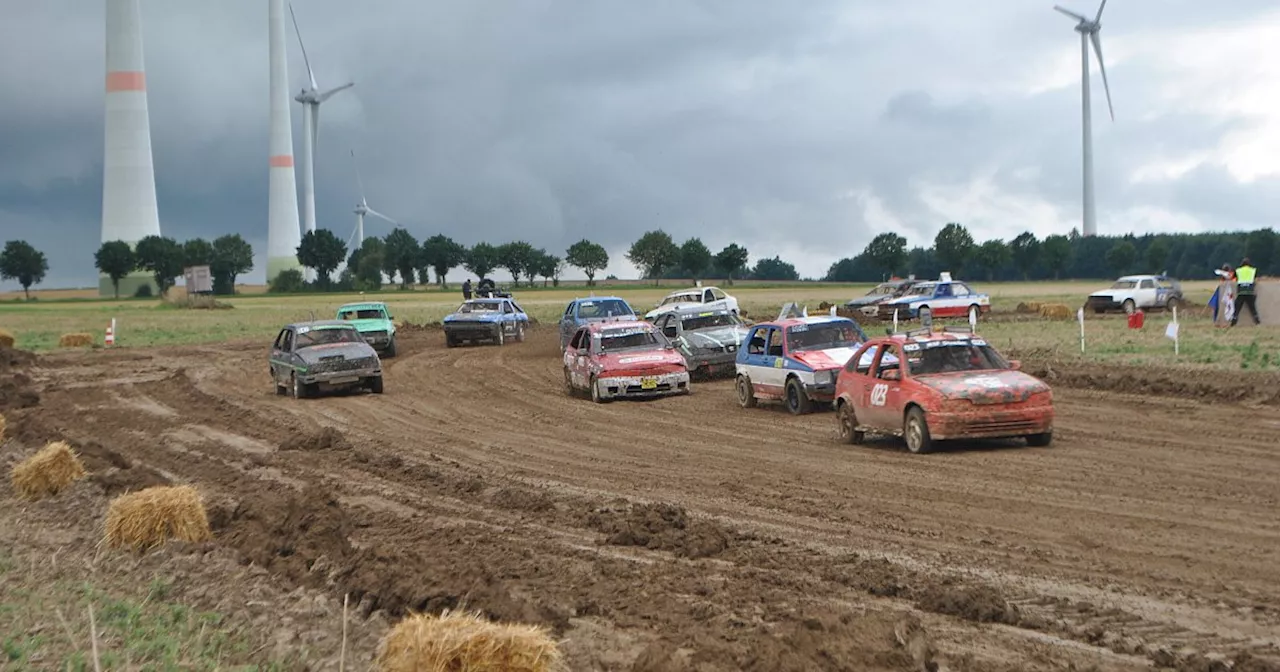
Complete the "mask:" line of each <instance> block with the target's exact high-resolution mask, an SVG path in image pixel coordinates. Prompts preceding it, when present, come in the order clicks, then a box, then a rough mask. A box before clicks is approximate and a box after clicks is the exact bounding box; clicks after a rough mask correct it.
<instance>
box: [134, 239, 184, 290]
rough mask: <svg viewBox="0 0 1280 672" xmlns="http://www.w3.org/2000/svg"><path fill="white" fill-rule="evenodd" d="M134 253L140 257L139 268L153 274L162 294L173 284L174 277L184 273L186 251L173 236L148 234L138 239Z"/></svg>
mask: <svg viewBox="0 0 1280 672" xmlns="http://www.w3.org/2000/svg"><path fill="white" fill-rule="evenodd" d="M134 254H135V255H137V257H138V268H141V269H143V270H145V271H147V272H148V273H150V274H151V277H152V278H153V279H154V280H155V282H156V287H158V288H159V289H160V295H161V296H164V295H165V294H166V293H167V292H168V291H169V288H170V287H172V286H173V283H174V278H177V277H178V276H179V275H182V269H183V262H184V261H185V258H184V252H183V249H182V246H181V245H179V244H178V241H176V240H174V239H172V238H166V237H164V236H147V237H146V238H143V239H142V240H139V241H138V245H137V247H135V248H134Z"/></svg>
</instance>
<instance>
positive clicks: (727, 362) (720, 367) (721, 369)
mask: <svg viewBox="0 0 1280 672" xmlns="http://www.w3.org/2000/svg"><path fill="white" fill-rule="evenodd" d="M737 358H738V353H736V352H725V353H721V354H716V355H701V354H699V355H694V356H693V357H690V358H688V361H689V371H690V372H691V373H695V374H697V375H700V376H731V375H733V374H734V373H735V372H736V371H737V367H736V365H735V362H736V361H737Z"/></svg>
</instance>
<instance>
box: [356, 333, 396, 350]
mask: <svg viewBox="0 0 1280 672" xmlns="http://www.w3.org/2000/svg"><path fill="white" fill-rule="evenodd" d="M360 335H361V336H362V337H364V342H365V343H368V344H369V345H370V346H372V347H374V348H378V349H382V348H385V347H387V346H388V345H391V339H392V337H393V335H392V334H389V333H387V332H385V331H376V332H373V331H366V332H363V333H361V334H360Z"/></svg>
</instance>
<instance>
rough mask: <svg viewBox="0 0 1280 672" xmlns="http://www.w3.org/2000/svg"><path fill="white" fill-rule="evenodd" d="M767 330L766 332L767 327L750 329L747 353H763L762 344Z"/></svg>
mask: <svg viewBox="0 0 1280 672" xmlns="http://www.w3.org/2000/svg"><path fill="white" fill-rule="evenodd" d="M767 332H768V329H764V328H760V329H753V330H751V336H750V337H749V338H748V339H747V354H748V355H763V354H764V344H765V340H764V339H765V334H766V333H767Z"/></svg>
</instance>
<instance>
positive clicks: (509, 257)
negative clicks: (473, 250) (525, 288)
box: [498, 240, 537, 287]
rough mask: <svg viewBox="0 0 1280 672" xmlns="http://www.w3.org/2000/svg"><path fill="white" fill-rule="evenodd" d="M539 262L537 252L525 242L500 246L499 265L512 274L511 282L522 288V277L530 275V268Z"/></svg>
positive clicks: (520, 241) (518, 241)
mask: <svg viewBox="0 0 1280 672" xmlns="http://www.w3.org/2000/svg"><path fill="white" fill-rule="evenodd" d="M535 261H537V250H535V249H533V246H532V245H530V244H529V243H526V242H524V241H523V240H517V241H514V242H510V243H506V244H505V245H499V246H498V265H499V266H501V267H502V268H505V269H507V271H509V272H510V273H511V281H512V282H513V283H515V286H516V287H519V286H520V276H522V275H528V272H527V271H528V270H529V266H531V265H533V263H534V262H535Z"/></svg>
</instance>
